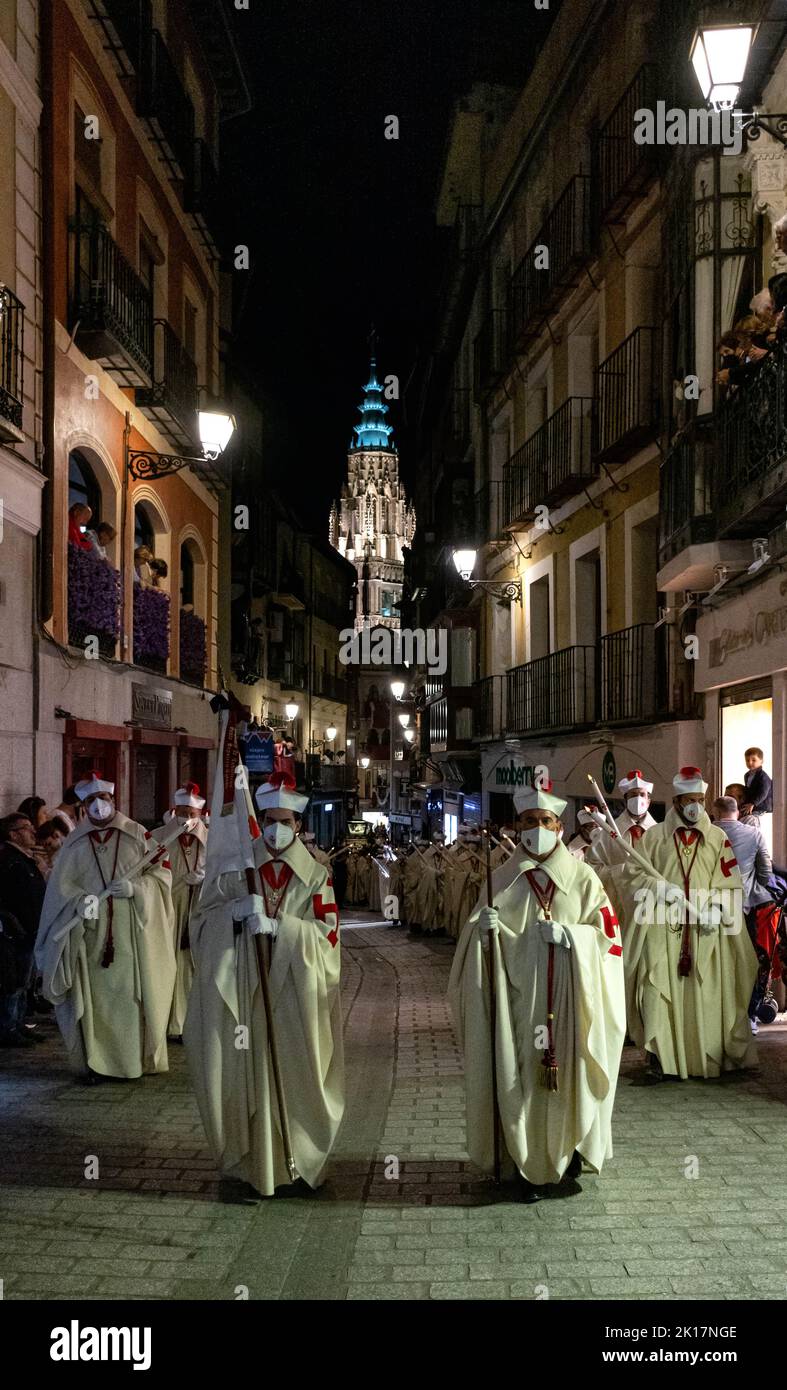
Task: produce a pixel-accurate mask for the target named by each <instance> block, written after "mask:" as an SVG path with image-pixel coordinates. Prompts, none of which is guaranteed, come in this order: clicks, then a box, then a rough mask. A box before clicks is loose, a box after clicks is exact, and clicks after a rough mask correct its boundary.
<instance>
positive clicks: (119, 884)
mask: <svg viewBox="0 0 787 1390" xmlns="http://www.w3.org/2000/svg"><path fill="white" fill-rule="evenodd" d="M107 892H108V894H109V896H110V898H133V896H134V885H133V883H132V882H131V879H130V878H113V880H112V882H111V883H108V884H107Z"/></svg>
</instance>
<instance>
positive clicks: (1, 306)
mask: <svg viewBox="0 0 787 1390" xmlns="http://www.w3.org/2000/svg"><path fill="white" fill-rule="evenodd" d="M24 331H25V310H24V305H23V304H22V302H21V300H19V299H17V297H16V295H15V294H12V292H11V290H9V289H8V288H7V286H5V285H0V422H2V421H3V420H7V421H8V423H9V425H13V426H14V427H15V428H16V429H18V430H21V428H22V400H23V386H24V383H23V373H24V361H25V358H24ZM1 427H2V426H1V424H0V428H1Z"/></svg>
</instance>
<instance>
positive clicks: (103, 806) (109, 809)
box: [87, 796, 115, 820]
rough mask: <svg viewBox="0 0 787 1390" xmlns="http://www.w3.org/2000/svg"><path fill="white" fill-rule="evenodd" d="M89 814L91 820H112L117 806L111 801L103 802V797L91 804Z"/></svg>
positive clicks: (97, 798)
mask: <svg viewBox="0 0 787 1390" xmlns="http://www.w3.org/2000/svg"><path fill="white" fill-rule="evenodd" d="M87 813H88V815H89V816H90V819H91V820H110V819H111V818H112V816H114V814H115V806H114V803H113V802H111V801H102V799H101V797H98V796H97V797H96V798H95V800H94V801H91V802H90V805H89V806H88V808H87Z"/></svg>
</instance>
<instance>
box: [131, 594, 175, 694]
mask: <svg viewBox="0 0 787 1390" xmlns="http://www.w3.org/2000/svg"><path fill="white" fill-rule="evenodd" d="M168 659H169V594H167V593H165V592H164V590H163V589H152V588H148V587H147V586H145V585H143V584H135V585H134V664H135V666H147V667H148V668H149V669H150V670H152V671H160V672H161V673H162V674H163V673H164V672H165V671H166V669H167V661H168Z"/></svg>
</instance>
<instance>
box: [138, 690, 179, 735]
mask: <svg viewBox="0 0 787 1390" xmlns="http://www.w3.org/2000/svg"><path fill="white" fill-rule="evenodd" d="M131 718H132V719H136V720H138V721H139V723H140V724H142V725H144V727H145V728H146V729H171V728H172V691H171V690H160V689H158V690H155V689H152V688H151V687H150V686H148V685H135V684H133V683H132V686H131Z"/></svg>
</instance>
